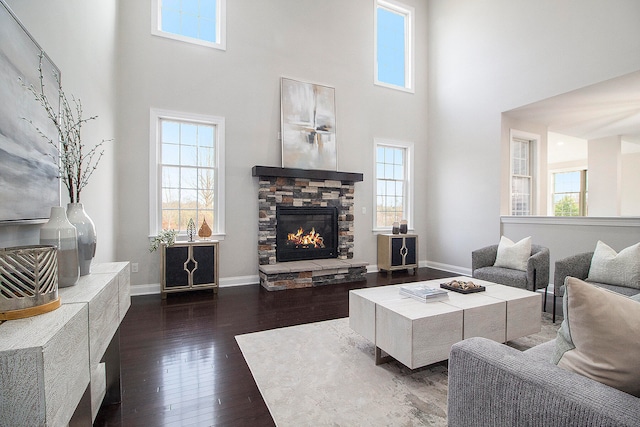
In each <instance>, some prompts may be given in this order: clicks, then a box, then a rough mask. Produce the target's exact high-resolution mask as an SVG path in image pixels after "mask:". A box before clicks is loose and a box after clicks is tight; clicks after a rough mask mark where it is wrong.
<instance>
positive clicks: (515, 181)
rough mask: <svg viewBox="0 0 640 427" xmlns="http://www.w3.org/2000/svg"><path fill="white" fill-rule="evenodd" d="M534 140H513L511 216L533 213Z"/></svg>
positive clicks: (514, 138)
mask: <svg viewBox="0 0 640 427" xmlns="http://www.w3.org/2000/svg"><path fill="white" fill-rule="evenodd" d="M533 144H534V141H533V140H529V139H524V138H518V137H512V138H511V215H532V212H533V206H532V205H533V185H534V182H533V167H532V164H533V163H532V153H533Z"/></svg>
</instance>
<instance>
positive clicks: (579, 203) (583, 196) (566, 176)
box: [551, 169, 587, 216]
mask: <svg viewBox="0 0 640 427" xmlns="http://www.w3.org/2000/svg"><path fill="white" fill-rule="evenodd" d="M552 176H553V179H552V182H553V192H552V194H551V200H552V209H553V215H554V216H586V215H587V171H586V170H584V169H583V170H573V171H565V172H554V173H553V174H552Z"/></svg>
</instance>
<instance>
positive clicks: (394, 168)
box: [374, 140, 413, 229]
mask: <svg viewBox="0 0 640 427" xmlns="http://www.w3.org/2000/svg"><path fill="white" fill-rule="evenodd" d="M375 145H376V200H375V205H376V215H375V225H374V227H375V228H376V229H390V228H391V226H392V225H393V223H394V222H400V221H401V220H403V219H405V220H407V221H408V222H409V228H412V221H411V220H412V218H411V217H412V215H411V214H412V209H411V206H412V198H413V197H412V196H413V167H412V159H413V145H412V144H409V143H400V142H395V141H382V140H376V141H375Z"/></svg>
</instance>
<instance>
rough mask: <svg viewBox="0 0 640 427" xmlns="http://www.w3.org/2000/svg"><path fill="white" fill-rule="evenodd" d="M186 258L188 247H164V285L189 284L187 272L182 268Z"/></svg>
mask: <svg viewBox="0 0 640 427" xmlns="http://www.w3.org/2000/svg"><path fill="white" fill-rule="evenodd" d="M187 259H189V248H188V247H186V246H173V247H168V248H166V257H165V266H164V268H165V287H167V288H174V287H180V286H189V273H188V272H187V271H185V269H184V263H185V261H186V260H187Z"/></svg>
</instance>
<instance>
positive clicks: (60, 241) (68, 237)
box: [40, 206, 80, 288]
mask: <svg viewBox="0 0 640 427" xmlns="http://www.w3.org/2000/svg"><path fill="white" fill-rule="evenodd" d="M40 244H41V245H53V246H55V247H56V248H57V252H58V253H57V256H58V287H59V288H66V287H69V286H73V285H75V284H76V283H78V278H79V277H80V267H79V263H78V236H77V230H76V228H75V227H74V226H73V225H72V224H71V223H70V222H69V220H68V219H67V214H66V212H65V210H64V208H63V207H62V206H54V207H52V208H51V215H50V217H49V221H48V222H47V223H46V224H44V225H43V226H42V227H41V228H40Z"/></svg>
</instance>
